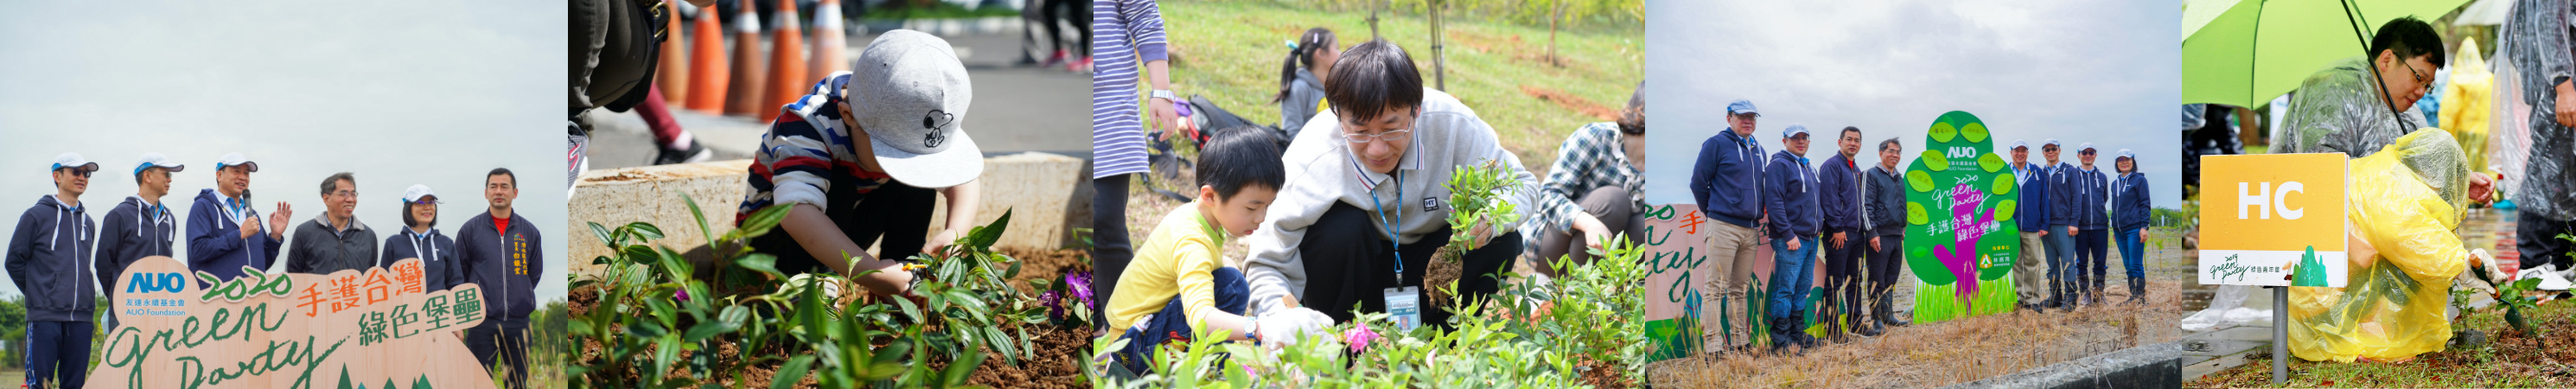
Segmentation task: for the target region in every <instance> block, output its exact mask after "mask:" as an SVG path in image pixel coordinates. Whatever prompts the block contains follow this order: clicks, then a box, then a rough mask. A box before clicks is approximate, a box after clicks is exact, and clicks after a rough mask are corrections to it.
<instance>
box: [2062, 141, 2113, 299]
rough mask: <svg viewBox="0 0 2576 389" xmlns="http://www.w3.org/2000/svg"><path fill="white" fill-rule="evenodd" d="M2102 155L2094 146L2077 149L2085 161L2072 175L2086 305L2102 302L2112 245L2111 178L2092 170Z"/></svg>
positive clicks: (2078, 267) (2078, 260) (2079, 274)
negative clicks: (2103, 283) (2105, 269)
mask: <svg viewBox="0 0 2576 389" xmlns="http://www.w3.org/2000/svg"><path fill="white" fill-rule="evenodd" d="M2099 154H2101V152H2100V151H2098V150H2094V149H2093V144H2092V143H2085V144H2084V145H2082V146H2077V147H2076V150H2075V158H2076V160H2078V161H2082V162H2084V165H2083V166H2081V167H2078V168H2077V169H2076V170H2074V171H2073V172H2072V173H2071V174H2069V176H2070V177H2072V178H2071V179H2070V181H2072V182H2073V183H2074V184H2075V188H2076V189H2075V190H2076V193H2075V194H2074V195H2073V196H2071V197H2073V198H2075V200H2076V203H2075V209H2074V211H2075V228H2076V230H2077V231H2076V232H2075V271H2076V276H2075V277H2074V279H2076V280H2079V281H2080V282H2081V283H2080V284H2076V287H2077V288H2079V289H2081V290H2083V292H2084V296H2083V297H2082V298H2080V299H2077V301H2081V302H2083V303H2084V305H2093V304H2101V303H2102V275H2103V270H2104V266H2106V262H2104V260H2106V259H2109V258H2107V257H2108V256H2109V255H2110V253H2111V250H2110V247H2111V245H2110V243H2111V209H2110V208H2109V204H2110V203H2111V176H2110V175H2109V174H2103V173H2102V170H2101V169H2095V168H2093V158H2094V156H2096V155H2099Z"/></svg>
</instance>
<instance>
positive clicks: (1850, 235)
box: [1816, 230, 1869, 319]
mask: <svg viewBox="0 0 2576 389" xmlns="http://www.w3.org/2000/svg"><path fill="white" fill-rule="evenodd" d="M1836 232H1839V233H1842V234H1843V239H1844V241H1843V247H1841V248H1835V247H1834V242H1833V239H1834V236H1833V234H1834V233H1836ZM1866 235H1869V231H1865V230H1837V231H1827V232H1826V233H1825V234H1824V235H1822V236H1824V239H1823V241H1821V242H1816V243H1818V244H1820V245H1822V246H1823V248H1824V250H1825V259H1824V260H1825V299H1826V300H1827V304H1834V305H1836V306H1842V307H1847V309H1846V310H1845V311H1844V312H1842V313H1844V314H1857V313H1860V312H1859V310H1858V309H1848V307H1852V306H1853V305H1852V304H1855V303H1859V302H1862V301H1866V300H1861V299H1860V297H1861V294H1860V292H1861V286H1862V285H1861V282H1862V281H1863V279H1862V276H1863V274H1862V273H1861V268H1860V265H1861V256H1862V254H1864V253H1868V252H1869V237H1868V236H1866ZM1852 318H1854V319H1858V318H1859V316H1852Z"/></svg>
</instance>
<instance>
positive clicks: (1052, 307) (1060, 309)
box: [1038, 290, 1064, 321]
mask: <svg viewBox="0 0 2576 389" xmlns="http://www.w3.org/2000/svg"><path fill="white" fill-rule="evenodd" d="M1063 301H1064V296H1062V295H1060V294H1058V293H1056V291H1053V290H1049V291H1047V292H1046V293H1045V294H1040V295H1038V303H1039V304H1045V305H1046V307H1047V318H1050V319H1055V320H1056V321H1064V302H1063Z"/></svg>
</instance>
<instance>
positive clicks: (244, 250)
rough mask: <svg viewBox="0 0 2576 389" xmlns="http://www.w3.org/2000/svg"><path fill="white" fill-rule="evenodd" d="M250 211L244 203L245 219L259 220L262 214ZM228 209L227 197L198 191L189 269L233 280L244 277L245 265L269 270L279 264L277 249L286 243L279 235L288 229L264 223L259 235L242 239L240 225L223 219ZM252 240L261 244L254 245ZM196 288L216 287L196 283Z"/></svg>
mask: <svg viewBox="0 0 2576 389" xmlns="http://www.w3.org/2000/svg"><path fill="white" fill-rule="evenodd" d="M251 208H254V207H252V206H251V205H250V204H242V211H241V212H242V219H245V220H256V219H259V211H258V210H255V209H251ZM227 209H230V208H228V207H225V206H224V196H223V195H220V194H215V190H214V189H206V190H200V191H197V200H196V201H195V202H194V203H193V204H190V205H189V206H188V270H191V271H201V272H206V273H208V274H214V275H215V278H217V279H224V280H230V279H233V277H240V276H242V271H241V268H242V267H243V266H249V267H251V268H253V269H267V268H268V264H270V263H274V262H276V261H277V252H278V246H283V245H285V244H286V241H285V240H283V239H278V238H277V237H278V236H279V235H283V234H280V233H277V232H278V231H285V230H282V229H281V228H287V227H286V226H272V225H267V224H261V225H260V228H261V229H260V232H259V234H258V235H253V236H251V237H249V238H243V237H242V236H241V223H240V222H235V221H233V219H231V218H227V217H224V214H225V212H226V211H225V210H227ZM261 222H262V223H266V221H261ZM253 241H257V243H258V244H251V243H252V242H253ZM190 278H195V277H193V276H191V277H190ZM197 287H199V288H212V287H214V285H212V284H207V283H206V282H205V281H197Z"/></svg>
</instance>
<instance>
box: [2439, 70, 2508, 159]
mask: <svg viewBox="0 0 2576 389" xmlns="http://www.w3.org/2000/svg"><path fill="white" fill-rule="evenodd" d="M2451 58H2452V59H2451V68H2450V69H2451V85H2449V86H2444V87H2442V114H2441V115H2437V116H2440V117H2441V118H2442V129H2443V130H2446V131H2450V132H2451V135H2452V139H2457V140H2459V141H2460V149H2461V150H2463V151H2466V152H2467V153H2468V158H2469V161H2468V166H2469V170H2470V171H2477V172H2485V171H2487V127H2488V123H2489V122H2491V121H2492V120H2489V118H2488V116H2491V115H2489V113H2491V112H2494V111H2495V104H2494V101H2495V93H2494V92H2495V73H2494V72H2488V71H2487V62H2486V60H2484V59H2481V58H2478V40H2477V39H2476V38H2469V39H2463V40H2461V41H2460V53H2459V54H2456V55H2453V56H2452V57H2451Z"/></svg>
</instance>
